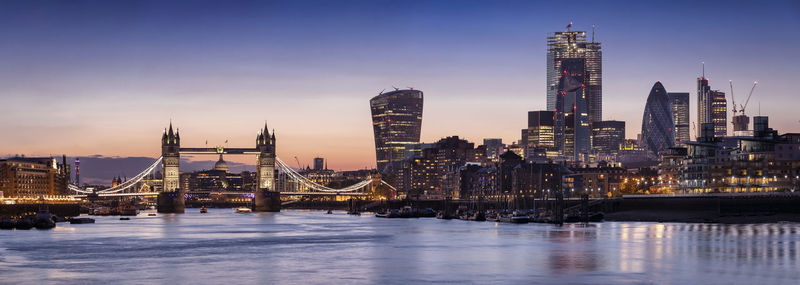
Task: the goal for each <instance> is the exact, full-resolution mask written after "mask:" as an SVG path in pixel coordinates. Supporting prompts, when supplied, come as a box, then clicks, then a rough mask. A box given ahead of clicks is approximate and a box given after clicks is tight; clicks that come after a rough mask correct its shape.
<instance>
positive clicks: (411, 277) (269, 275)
mask: <svg viewBox="0 0 800 285" xmlns="http://www.w3.org/2000/svg"><path fill="white" fill-rule="evenodd" d="M187 211H188V212H187V214H183V215H158V216H156V217H148V216H147V215H145V214H141V215H140V216H138V217H133V218H132V219H131V220H130V221H120V220H119V217H95V218H96V219H97V223H96V224H79V225H71V224H67V223H60V224H58V227H56V228H55V229H53V230H30V231H21V230H13V231H12V230H3V231H0V276H1V277H2V280H0V283H3V284H9V283H29V284H36V283H60V284H85V283H91V284H97V283H102V284H109V283H130V284H143V283H156V284H209V283H223V282H231V281H236V282H237V283H243V284H297V283H300V284H419V283H471V284H487V283H501V284H510V283H543V284H556V283H558V284H756V283H760V284H798V282H800V264H798V260H799V259H800V224H788V223H787V224H752V225H720V224H659V223H625V222H606V223H597V224H590V225H588V226H583V225H566V226H563V227H557V226H552V225H544V224H527V225H515V224H498V223H494V222H467V221H460V220H437V219H430V218H429V219H380V218H375V217H374V216H372V215H366V214H365V215H363V216H360V217H359V216H349V215H346V214H345V213H343V212H335V213H334V214H330V215H329V214H326V213H325V212H319V211H292V210H287V211H283V212H280V213H257V214H256V213H253V214H237V213H234V211H233V210H231V209H211V210H210V212H209V213H208V214H199V213H198V210H197V209H187Z"/></svg>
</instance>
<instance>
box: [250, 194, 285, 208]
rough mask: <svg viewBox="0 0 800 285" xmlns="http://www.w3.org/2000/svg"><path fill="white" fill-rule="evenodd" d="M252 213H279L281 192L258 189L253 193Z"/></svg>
mask: <svg viewBox="0 0 800 285" xmlns="http://www.w3.org/2000/svg"><path fill="white" fill-rule="evenodd" d="M253 211H256V212H280V211H281V192H277V191H267V190H266V189H259V190H256V192H255V193H253Z"/></svg>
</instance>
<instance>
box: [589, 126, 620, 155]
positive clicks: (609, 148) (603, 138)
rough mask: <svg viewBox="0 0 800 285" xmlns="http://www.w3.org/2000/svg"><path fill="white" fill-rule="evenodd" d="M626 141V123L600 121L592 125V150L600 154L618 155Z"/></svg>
mask: <svg viewBox="0 0 800 285" xmlns="http://www.w3.org/2000/svg"><path fill="white" fill-rule="evenodd" d="M624 141H625V121H600V122H594V123H593V124H592V149H593V150H594V151H595V152H597V153H598V154H603V155H616V154H617V153H619V148H620V146H621V145H622V143H623V142H624Z"/></svg>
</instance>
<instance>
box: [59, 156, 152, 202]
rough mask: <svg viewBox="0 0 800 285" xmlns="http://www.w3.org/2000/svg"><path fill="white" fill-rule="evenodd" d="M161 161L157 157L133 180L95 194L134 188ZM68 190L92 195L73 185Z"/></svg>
mask: <svg viewBox="0 0 800 285" xmlns="http://www.w3.org/2000/svg"><path fill="white" fill-rule="evenodd" d="M162 159H164V157H159V158H158V159H156V161H155V162H153V164H151V165H150V166H149V167H147V168H145V170H144V171H142V172H141V173H139V174H137V175H136V176H134V177H133V178H131V179H129V180H127V181H125V182H122V183H120V184H119V185H117V186H114V187H111V188H108V189H103V190H100V191H97V193H100V194H111V193H119V192H122V191H125V190H128V189H130V188H131V187H134V186H135V185H136V184H137V183H139V181H142V179H143V178H144V177H145V176H147V175H148V174H150V172H153V170H154V169H156V167H158V164H159V163H161V160H162ZM69 189H70V190H72V191H75V192H78V193H82V194H89V193H92V191H88V190H83V189H80V188H79V187H78V186H75V185H72V184H70V185H69Z"/></svg>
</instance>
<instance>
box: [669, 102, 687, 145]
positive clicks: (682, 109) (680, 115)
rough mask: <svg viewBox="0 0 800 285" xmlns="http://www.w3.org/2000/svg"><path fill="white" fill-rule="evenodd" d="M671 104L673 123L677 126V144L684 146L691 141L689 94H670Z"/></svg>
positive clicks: (675, 135)
mask: <svg viewBox="0 0 800 285" xmlns="http://www.w3.org/2000/svg"><path fill="white" fill-rule="evenodd" d="M667 97H669V103H670V106H671V108H672V122H673V123H674V124H675V134H674V137H675V144H682V143H684V142H688V141H690V140H691V138H690V137H689V124H690V123H689V93H688V92H668V93H667Z"/></svg>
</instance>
